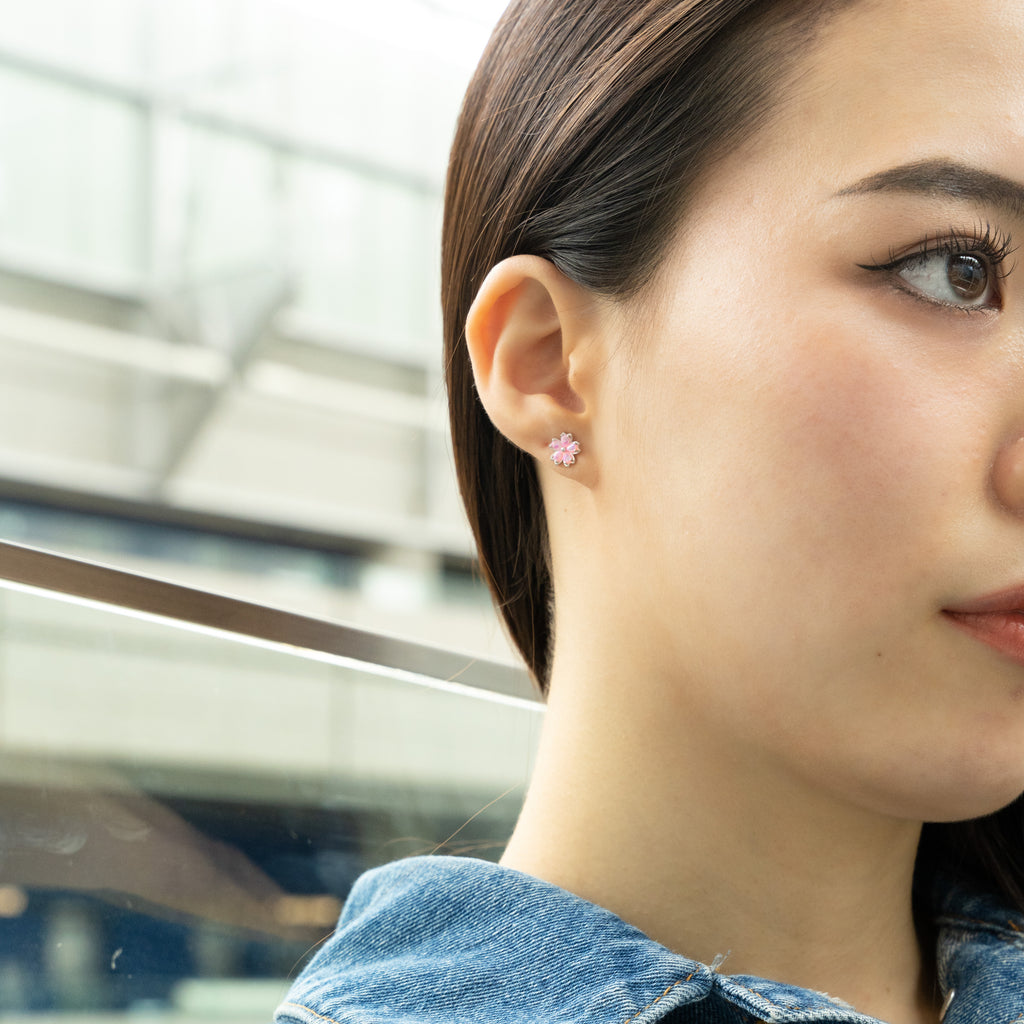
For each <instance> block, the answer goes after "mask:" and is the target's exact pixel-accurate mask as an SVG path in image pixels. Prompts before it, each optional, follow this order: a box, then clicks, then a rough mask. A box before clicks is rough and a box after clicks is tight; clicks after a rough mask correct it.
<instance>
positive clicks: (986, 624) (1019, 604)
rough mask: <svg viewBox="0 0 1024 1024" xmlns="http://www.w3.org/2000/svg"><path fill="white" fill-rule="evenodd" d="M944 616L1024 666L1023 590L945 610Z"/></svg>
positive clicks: (1007, 592) (1015, 588)
mask: <svg viewBox="0 0 1024 1024" xmlns="http://www.w3.org/2000/svg"><path fill="white" fill-rule="evenodd" d="M943 614H944V615H945V616H946V618H947V619H948V620H949V621H950V623H951V624H952V625H954V626H956V627H957V628H958V629H962V630H963V631H964V632H965V633H967V634H969V635H970V636H973V637H974V638H975V639H976V640H980V641H981V642H982V643H984V644H988V645H989V646H990V647H993V648H995V649H996V650H997V651H999V652H1000V653H1001V654H1004V655H1005V656H1006V657H1008V658H1011V659H1013V660H1014V661H1016V662H1018V663H1019V664H1021V665H1024V587H1014V588H1012V589H1010V590H1004V591H1000V592H999V593H998V594H991V595H989V596H987V597H982V598H979V599H978V600H977V601H971V602H968V603H967V604H964V605H961V606H959V607H957V608H946V609H944V610H943Z"/></svg>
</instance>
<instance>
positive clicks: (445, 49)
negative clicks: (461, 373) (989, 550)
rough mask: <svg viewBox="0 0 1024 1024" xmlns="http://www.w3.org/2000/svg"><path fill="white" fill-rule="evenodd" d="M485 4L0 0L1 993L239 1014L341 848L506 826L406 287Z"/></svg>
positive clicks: (469, 563) (119, 1011) (467, 543)
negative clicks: (10, 1)
mask: <svg viewBox="0 0 1024 1024" xmlns="http://www.w3.org/2000/svg"><path fill="white" fill-rule="evenodd" d="M503 4H504V0H375V2H373V3H355V2H353V0H34V2H33V3H31V4H25V5H8V7H9V8H10V9H9V10H7V11H5V12H4V17H3V18H0V1017H2V1018H3V1019H4V1020H23V1019H24V1020H27V1021H31V1022H33V1024H48V1022H50V1021H61V1022H62V1024H79V1022H80V1021H84V1020H88V1021H90V1022H91V1024H99V1022H104V1021H115V1020H122V1019H133V1020H135V1019H145V1020H147V1021H149V1020H160V1021H165V1022H168V1024H170V1022H174V1024H178V1022H184V1021H189V1022H190V1024H211V1022H214V1021H218V1022H227V1021H233V1022H235V1024H242V1022H246V1024H248V1022H250V1021H251V1022H255V1021H266V1020H268V1019H269V1017H270V1014H271V1013H272V1010H273V1007H274V1005H276V1003H277V1001H278V1000H279V999H280V998H281V997H282V996H283V995H284V992H285V991H286V990H287V985H288V978H289V976H291V975H293V974H294V973H295V971H296V970H298V969H299V967H300V966H301V963H302V962H303V960H304V958H305V957H306V956H308V955H309V953H310V951H311V950H313V949H315V948H316V944H317V942H318V941H319V940H320V939H322V938H323V937H324V935H325V934H327V933H328V932H329V930H330V928H331V927H332V924H333V921H334V920H335V919H336V916H337V913H338V911H339V909H340V907H341V905H342V903H343V901H344V899H345V896H346V894H347V892H348V889H349V887H350V886H351V884H352V881H353V880H354V878H355V877H356V876H357V875H358V874H359V872H360V871H362V870H364V869H365V868H366V867H368V866H371V865H373V864H376V863H380V862H383V861H385V860H390V859H394V858H397V857H401V856H406V855H409V854H415V853H429V852H432V851H434V850H439V851H445V852H455V853H463V854H474V855H478V856H487V857H494V856H497V855H498V853H499V852H500V849H501V846H502V843H503V841H504V839H505V838H507V835H508V832H509V830H510V828H511V826H512V822H513V821H514V819H515V815H516V813H517V810H518V807H519V803H520V801H521V798H522V794H523V790H524V787H525V782H526V780H527V778H528V776H529V772H530V767H531V763H532V757H533V751H534V748H535V744H536V739H537V735H538V730H539V723H540V720H541V708H540V705H538V704H537V703H536V701H535V700H534V699H533V697H532V695H531V693H530V691H529V688H528V684H527V683H526V680H525V678H524V676H523V674H522V673H521V672H518V671H517V670H515V669H513V668H510V667H509V666H510V665H511V663H512V661H513V659H512V656H511V653H510V651H509V647H508V643H507V641H506V639H505V638H504V636H503V634H502V632H501V630H500V628H499V626H498V624H497V620H496V617H495V615H494V612H493V610H492V609H491V606H490V602H489V599H488V597H487V595H486V593H485V591H484V588H483V587H482V585H481V583H480V581H479V580H478V578H477V577H476V575H475V572H474V560H473V552H472V545H471V540H470V537H469V533H468V529H467V528H466V526H465V524H464V521H463V517H462V512H461V508H460V505H459V502H458V497H457V494H456V490H455V485H454V478H453V472H452V467H451V456H450V447H449V444H448V440H447V436H446V426H445V413H444V401H443V389H442V384H441V352H440V348H441V339H440V314H439V304H438V298H437V292H438V280H437V279H438V247H439V246H438V240H439V229H440V218H441V194H442V187H443V177H444V168H445V161H446V153H447V148H448V145H449V141H450V138H451V134H452V130H453V126H454V122H455V118H456V115H457V111H458V106H459V103H460V101H461V96H462V92H463V90H464V88H465V85H466V82H467V81H468V78H469V75H470V73H471V71H472V68H473V66H474V65H475V63H476V60H477V57H478V55H479V53H480V51H481V49H482V47H483V45H484V42H485V40H486V37H487V35H488V33H489V31H490V28H491V26H492V24H493V22H494V21H495V20H496V19H497V17H498V15H499V14H500V10H501V8H502V7H503ZM17 545H23V546H26V545H27V546H29V547H34V548H40V549H44V552H57V553H60V554H62V555H64V556H68V557H67V558H60V557H54V556H53V555H50V554H46V553H43V552H38V551H35V552H33V551H25V550H23V548H22V547H18V546H17ZM86 561H89V562H101V563H106V564H107V565H109V566H113V567H116V568H119V569H121V570H126V572H118V571H115V570H114V569H104V568H96V567H95V566H92V565H88V564H85V563H86ZM127 573H133V574H136V575H135V576H129V575H127ZM144 577H145V578H144ZM154 578H155V580H154ZM160 579H164V580H169V581H171V582H170V583H167V584H164V583H160V582H158V581H159V580H160ZM189 588H194V589H189ZM219 595H224V596H219ZM243 602H248V603H246V604H243ZM303 616H305V617H303ZM312 617H315V618H316V619H319V620H324V621H321V622H317V621H314V620H313V618H312ZM339 623H341V624H348V626H345V625H339ZM348 627H353V628H348ZM394 638H398V639H394ZM428 645H432V646H428ZM481 658H482V659H492V660H490V661H481V660H479V659H481Z"/></svg>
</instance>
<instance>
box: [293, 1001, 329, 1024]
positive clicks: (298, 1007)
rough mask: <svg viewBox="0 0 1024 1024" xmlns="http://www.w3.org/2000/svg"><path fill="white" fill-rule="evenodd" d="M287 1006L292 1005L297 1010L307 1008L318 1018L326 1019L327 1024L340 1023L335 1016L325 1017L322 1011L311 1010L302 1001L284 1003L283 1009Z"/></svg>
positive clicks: (306, 1009)
mask: <svg viewBox="0 0 1024 1024" xmlns="http://www.w3.org/2000/svg"><path fill="white" fill-rule="evenodd" d="M286 1006H290V1007H292V1008H293V1009H296V1010H305V1011H306V1013H311V1014H312V1015H313V1016H314V1017H316V1019H317V1020H322V1021H326V1024H338V1021H336V1020H335V1019H334V1018H333V1017H325V1016H324V1015H323V1014H322V1013H317V1012H316V1010H311V1009H310V1008H309V1007H308V1006H303V1005H302V1003H282V1004H281V1009H282V1010H283V1009H284V1008H285V1007H286Z"/></svg>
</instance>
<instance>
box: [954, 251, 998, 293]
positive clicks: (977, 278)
mask: <svg viewBox="0 0 1024 1024" xmlns="http://www.w3.org/2000/svg"><path fill="white" fill-rule="evenodd" d="M946 272H947V274H948V276H949V283H950V285H951V286H952V288H953V291H955V292H956V293H957V295H959V296H960V297H961V298H963V299H979V298H981V296H982V295H984V294H985V289H986V288H987V287H988V267H986V265H985V264H984V263H983V262H982V261H981V260H980V259H979V258H978V257H977V256H966V255H965V256H951V257H950V259H949V265H948V268H947V271H946Z"/></svg>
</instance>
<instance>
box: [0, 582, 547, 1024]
mask: <svg viewBox="0 0 1024 1024" xmlns="http://www.w3.org/2000/svg"><path fill="white" fill-rule="evenodd" d="M537 710H538V709H537V707H536V706H534V705H531V704H529V703H528V702H525V701H521V700H515V699H511V698H501V697H498V696H496V695H488V694H485V693H480V694H479V695H474V694H473V693H472V692H470V691H469V690H468V689H460V688H459V687H458V686H451V685H446V684H444V682H443V681H439V682H438V685H437V686H433V685H431V683H430V681H429V680H426V679H417V678H413V677H399V676H398V674H397V673H396V674H393V675H392V676H391V677H390V678H389V677H388V676H387V675H382V674H381V670H380V669H379V668H378V667H377V666H371V665H364V666H360V665H353V664H350V663H347V662H346V661H345V660H344V659H339V658H333V657H330V656H326V655H322V654H313V653H312V652H306V651H300V650H294V649H289V648H287V647H282V646H273V645H268V644H257V643H255V642H251V641H246V640H244V639H243V638H240V637H236V636H232V635H230V634H218V633H213V632H209V631H203V630H201V629H198V628H196V627H184V626H182V625H180V624H175V623H173V622H171V621H165V620H160V619H155V618H145V617H138V616H133V615H131V614H128V613H124V612H121V611H115V610H114V609H111V608H108V607H105V606H102V605H91V604H86V603H80V602H74V601H70V600H63V599H57V598H55V597H54V596H52V595H49V594H46V593H45V592H35V591H31V590H26V589H24V588H17V587H14V586H12V585H7V584H0V1013H3V1014H5V1015H19V1014H27V1015H29V1016H35V1017H37V1018H38V1017H39V1015H45V1014H52V1013H55V1012H63V1011H68V1012H70V1011H89V1012H94V1011H95V1012H102V1013H104V1014H108V1015H115V1016H117V1015H120V1014H121V1013H122V1012H124V1011H133V1012H135V1011H140V1010H149V1011H153V1012H159V1013H160V1014H161V1019H167V1020H174V1019H182V1020H184V1019H189V1020H196V1019H203V1020H207V1019H209V1020H216V1019H231V1020H242V1019H245V1020H250V1019H251V1020H253V1021H256V1020H266V1019H269V1016H270V1013H271V1011H272V1009H273V1006H274V1005H275V1003H276V1001H277V1000H278V999H279V997H280V995H281V994H282V993H283V991H284V990H285V987H286V984H287V979H288V978H289V977H290V976H292V975H294V973H295V972H296V971H297V970H298V969H299V968H300V966H301V964H302V963H303V962H304V960H305V958H306V956H307V955H308V953H309V952H311V951H312V949H313V948H315V946H316V945H317V944H318V943H319V942H320V941H321V940H322V939H323V938H324V937H325V936H326V935H327V934H328V933H329V932H330V930H331V928H332V926H333V923H334V921H335V919H336V917H337V914H338V911H339V909H340V907H341V903H342V901H343V900H344V898H345V895H346V893H347V891H348V888H349V886H350V885H351V883H352V882H353V881H354V879H355V877H356V876H357V875H358V874H359V873H360V872H361V871H362V870H364V869H365V868H366V867H368V866H370V865H372V864H374V863H380V862H383V861H386V860H392V859H395V858H398V857H402V856H405V855H409V854H414V853H422V852H430V851H431V850H434V849H436V848H439V847H444V848H445V849H446V850H447V851H453V850H454V851H459V852H464V853H472V854H474V855H477V856H484V857H488V856H496V855H497V853H498V852H499V851H500V847H501V844H502V841H503V838H504V837H505V836H506V835H507V833H508V831H509V828H510V825H511V822H512V820H513V818H514V815H515V813H516V812H517V810H518V806H519V801H520V796H521V792H522V786H523V783H524V782H525V780H526V777H527V775H528V772H529V767H530V759H531V756H532V749H533V742H534V738H535V733H536V730H537V725H538V714H537ZM478 812H482V813H478ZM471 819H472V820H471ZM5 1019H6V1018H5Z"/></svg>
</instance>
